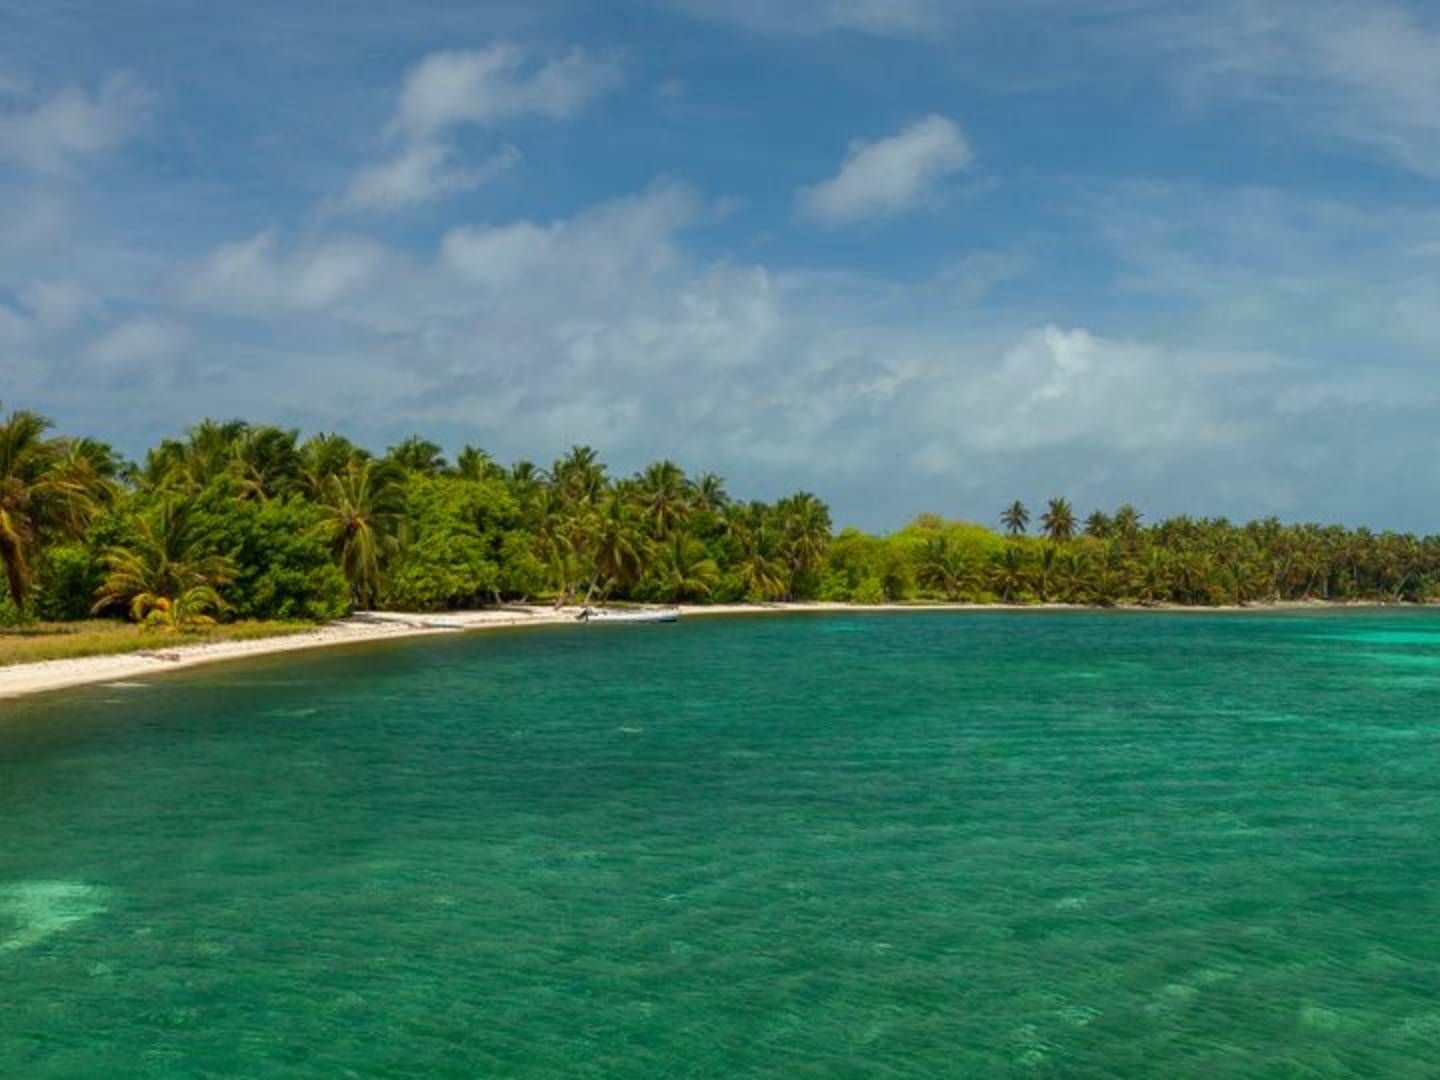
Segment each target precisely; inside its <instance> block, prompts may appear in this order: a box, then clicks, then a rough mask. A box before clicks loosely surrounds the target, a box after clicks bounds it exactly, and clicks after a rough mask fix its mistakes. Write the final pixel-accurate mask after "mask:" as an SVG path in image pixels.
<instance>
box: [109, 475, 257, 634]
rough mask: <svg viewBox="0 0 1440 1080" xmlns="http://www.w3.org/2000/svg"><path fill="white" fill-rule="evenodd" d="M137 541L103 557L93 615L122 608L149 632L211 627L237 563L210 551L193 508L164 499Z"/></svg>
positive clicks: (139, 525)
mask: <svg viewBox="0 0 1440 1080" xmlns="http://www.w3.org/2000/svg"><path fill="white" fill-rule="evenodd" d="M135 525H136V535H135V540H134V542H133V543H132V544H130V545H128V546H117V547H111V548H109V549H107V550H106V552H105V554H104V556H103V560H102V561H103V563H104V566H105V569H106V576H105V580H104V582H103V583H102V584H101V586H100V588H99V590H98V591H97V592H96V594H95V605H94V609H93V610H94V611H95V612H97V613H98V612H101V611H105V610H106V609H107V608H112V607H123V608H125V610H126V613H127V614H128V615H129V616H130V618H131V619H133V620H135V621H136V622H138V623H140V624H141V625H142V626H143V627H145V628H146V629H168V630H181V629H185V628H186V627H190V626H207V625H210V624H211V623H213V622H214V621H215V620H214V618H213V616H212V615H211V612H219V611H223V610H224V609H225V602H224V600H223V599H222V598H221V596H220V593H219V589H220V588H221V587H222V586H224V585H227V584H229V583H230V582H231V581H232V580H233V579H234V576H235V567H234V564H233V563H231V561H230V560H229V559H227V558H225V557H224V556H222V555H217V554H215V553H214V552H212V551H209V550H208V549H207V545H206V543H205V540H204V538H203V537H202V536H200V535H199V534H198V533H197V532H196V531H195V529H194V527H193V520H192V518H191V516H190V504H189V503H186V502H181V501H178V500H176V499H173V498H167V499H165V500H164V501H163V502H162V503H161V504H160V506H159V509H158V511H157V513H156V514H155V516H153V517H149V516H147V517H141V518H139V519H137V520H136V523H135Z"/></svg>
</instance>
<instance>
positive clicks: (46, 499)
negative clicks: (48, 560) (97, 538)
mask: <svg viewBox="0 0 1440 1080" xmlns="http://www.w3.org/2000/svg"><path fill="white" fill-rule="evenodd" d="M50 426H51V425H50V421H49V420H47V419H45V417H43V416H40V415H39V414H38V413H33V412H29V411H26V410H18V411H16V412H12V413H11V414H10V415H9V416H8V417H6V418H5V420H3V421H0V563H3V564H4V568H5V582H6V586H7V588H8V590H9V593H10V599H11V600H12V601H13V602H14V604H15V606H16V607H17V608H23V607H24V605H25V599H26V597H27V596H28V595H29V592H30V587H31V584H32V581H33V571H32V569H31V567H32V565H33V560H34V558H35V556H36V555H37V554H39V551H40V545H41V544H42V543H43V542H44V541H45V540H46V539H47V538H49V537H51V536H56V535H59V536H68V537H78V536H79V535H80V534H81V533H82V532H83V531H84V528H85V526H86V524H88V522H89V520H90V518H91V516H92V515H93V514H94V512H95V509H96V506H97V503H98V502H100V501H102V500H103V498H104V497H105V495H106V494H107V493H108V491H109V490H110V488H109V481H108V478H107V477H105V476H104V475H103V472H104V470H105V466H103V465H101V466H99V467H97V460H98V459H99V458H100V454H99V452H98V450H96V449H93V448H94V447H98V444H74V443H71V442H68V441H66V440H64V439H55V438H48V437H47V436H46V432H47V431H49V430H50Z"/></svg>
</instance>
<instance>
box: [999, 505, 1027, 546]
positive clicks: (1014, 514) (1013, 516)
mask: <svg viewBox="0 0 1440 1080" xmlns="http://www.w3.org/2000/svg"><path fill="white" fill-rule="evenodd" d="M1000 522H1001V524H1003V525H1004V526H1005V532H1006V535H1008V536H1012V537H1013V536H1024V535H1025V530H1026V529H1027V528H1028V527H1029V525H1030V511H1029V510H1026V509H1025V504H1024V503H1022V502H1021V501H1020V500H1019V499H1016V500H1015V501H1014V502H1012V503H1011V504H1010V505H1009V506H1007V507H1006V508H1005V509H1004V511H1003V512H1002V513H1001V514H1000Z"/></svg>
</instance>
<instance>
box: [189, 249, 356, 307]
mask: <svg viewBox="0 0 1440 1080" xmlns="http://www.w3.org/2000/svg"><path fill="white" fill-rule="evenodd" d="M384 257H385V253H384V250H383V249H382V248H381V247H380V246H379V245H378V244H375V243H373V242H372V241H369V240H365V239H361V238H341V239H335V240H328V241H324V242H321V243H317V244H314V245H310V246H307V247H303V248H300V249H298V250H292V251H283V250H282V249H281V246H280V236H279V233H278V232H277V231H276V230H274V229H269V230H266V231H265V232H262V233H258V234H256V235H255V236H252V237H251V238H250V239H248V240H241V241H238V242H236V243H232V244H224V245H221V246H220V247H219V248H218V249H216V250H215V251H214V252H213V253H212V254H211V255H210V256H209V258H207V259H206V260H205V261H204V262H203V263H202V264H201V265H200V266H199V267H197V268H196V269H195V270H194V271H193V272H192V273H191V274H190V276H189V277H188V279H187V281H186V284H185V285H184V287H183V290H182V291H183V294H184V296H185V298H186V299H187V300H188V301H189V302H191V303H193V304H195V305H197V306H201V307H207V308H212V309H215V310H237V311H260V312H264V311H286V310H288V311H295V312H319V311H322V310H325V309H327V308H331V307H333V306H334V305H335V304H337V303H339V302H340V301H342V300H344V299H345V298H346V297H347V296H349V295H350V294H351V293H353V292H354V291H355V290H357V289H359V288H360V287H361V286H362V285H364V284H366V283H367V282H368V281H370V280H371V278H372V277H373V276H374V275H375V273H376V272H377V271H378V269H379V268H380V264H381V262H382V261H383V259H384Z"/></svg>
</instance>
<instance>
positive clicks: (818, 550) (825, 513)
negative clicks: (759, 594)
mask: <svg viewBox="0 0 1440 1080" xmlns="http://www.w3.org/2000/svg"><path fill="white" fill-rule="evenodd" d="M775 513H776V515H777V516H778V517H779V519H780V535H781V554H782V556H783V557H784V560H785V563H786V565H787V566H788V568H789V571H790V573H789V579H788V586H787V588H786V590H785V593H786V596H787V597H793V596H794V593H795V585H796V580H797V579H798V578H799V577H800V576H801V575H802V574H808V573H811V572H813V571H815V570H817V569H819V567H820V564H821V563H822V562H823V561H824V559H825V552H826V550H827V549H828V548H829V547H830V509H829V507H827V506H826V505H825V504H824V503H823V502H821V501H820V500H819V499H818V498H817V497H816V496H814V495H812V494H810V492H808V491H801V492H798V493H796V494H794V495H791V496H788V497H787V498H784V499H781V500H780V501H779V502H778V503H776V504H775Z"/></svg>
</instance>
